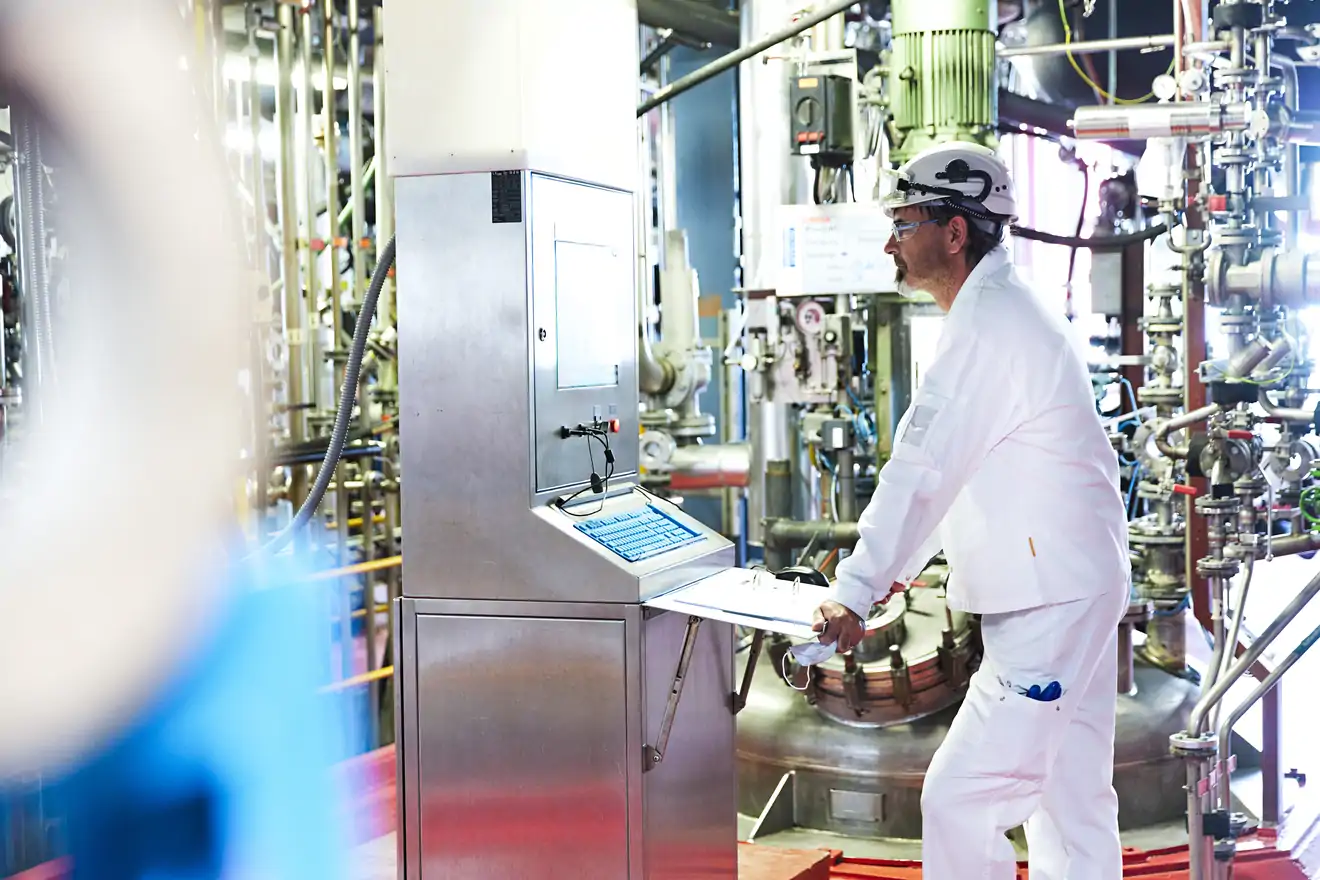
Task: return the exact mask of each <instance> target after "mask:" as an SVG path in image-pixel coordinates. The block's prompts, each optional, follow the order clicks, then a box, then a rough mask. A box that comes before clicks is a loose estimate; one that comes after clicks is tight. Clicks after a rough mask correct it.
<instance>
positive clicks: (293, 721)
mask: <svg viewBox="0 0 1320 880" xmlns="http://www.w3.org/2000/svg"><path fill="white" fill-rule="evenodd" d="M264 566H265V568H264V569H260V568H259V567H258V564H254V563H250V562H248V561H239V562H233V563H231V568H230V570H229V571H228V572H224V573H222V574H221V575H220V576H223V577H227V578H228V579H229V580H230V582H231V583H230V586H231V588H232V589H231V594H232V596H233V601H232V602H231V604H230V606H229V608H228V611H227V613H226V615H225V617H224V619H223V620H218V621H216V627H215V629H214V630H213V631H212V636H211V638H210V640H209V641H208V642H207V643H205V644H199V645H197V646H195V650H194V651H193V653H192V655H191V656H189V657H187V658H185V659H184V661H183V662H182V663H181V664H180V666H179V668H178V669H177V670H175V675H174V676H173V677H172V678H171V680H170V683H169V685H168V686H167V687H166V688H164V689H163V690H162V692H161V693H160V694H159V695H158V698H157V699H156V700H155V701H154V702H153V703H152V704H151V705H150V706H148V708H147V709H146V710H145V711H144V712H143V713H142V714H141V715H140V716H139V718H138V719H137V721H136V722H135V723H134V724H133V725H132V726H131V727H130V728H129V729H127V730H124V731H122V733H121V735H120V736H119V737H118V738H117V739H116V740H115V741H113V742H109V743H106V744H105V746H104V747H103V749H102V750H100V751H99V752H98V753H97V754H95V755H92V756H90V757H89V759H88V760H87V761H85V762H83V763H82V764H81V765H80V766H78V767H77V768H75V769H74V770H73V771H72V772H70V773H69V774H68V775H67V776H65V777H64V778H63V779H61V780H59V781H58V782H56V784H55V787H54V788H55V790H54V792H53V794H54V795H55V796H56V797H57V798H58V800H59V802H60V806H61V808H62V809H61V812H63V814H64V816H65V818H66V823H67V824H66V826H65V830H66V832H67V833H66V840H67V843H68V855H70V856H71V857H72V862H73V876H74V877H75V878H80V880H81V878H86V880H138V878H143V880H146V878H150V880H201V878H215V877H220V876H225V877H260V878H280V880H300V878H307V880H313V878H314V880H334V878H337V877H341V876H343V872H344V865H345V863H346V861H347V860H346V858H345V856H346V849H347V844H346V842H347V840H348V835H347V833H346V831H347V828H346V827H345V822H346V819H345V814H344V812H343V810H342V808H341V804H342V800H343V797H344V795H345V794H346V793H345V792H342V791H340V790H339V787H338V785H337V783H336V780H335V778H334V777H333V776H332V765H333V764H334V763H335V762H337V761H339V760H341V759H343V758H344V757H346V755H345V736H344V731H345V729H346V725H345V719H344V718H343V717H342V716H341V714H340V707H341V706H342V705H343V704H342V701H339V700H335V699H333V698H331V697H327V696H324V695H318V693H317V690H318V688H319V687H320V686H322V685H324V684H325V683H326V682H328V681H329V680H330V673H329V662H330V657H331V644H330V637H329V633H328V627H327V625H326V616H325V612H326V607H325V602H324V601H323V599H322V595H321V593H320V591H319V590H318V589H317V586H316V585H314V584H308V583H299V582H298V575H299V574H300V573H301V572H302V569H301V568H299V567H298V566H295V565H294V564H293V563H291V562H289V561H288V560H287V558H286V559H281V560H278V561H270V560H267V561H265V562H264ZM181 588H184V589H186V586H183V585H181ZM126 610H131V609H127V608H126ZM106 625H107V626H113V625H114V622H113V621H107V623H106ZM70 647H71V649H72V650H76V646H70Z"/></svg>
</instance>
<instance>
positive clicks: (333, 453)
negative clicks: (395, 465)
mask: <svg viewBox="0 0 1320 880" xmlns="http://www.w3.org/2000/svg"><path fill="white" fill-rule="evenodd" d="M393 265H394V236H390V240H389V243H388V244H386V245H385V250H383V251H381V254H380V259H379V260H377V261H376V269H375V271H374V272H372V273H371V283H370V284H369V285H367V295H366V297H365V298H364V299H363V300H362V311H360V312H358V316H357V324H356V325H354V327H353V348H352V349H351V350H350V351H349V353H348V364H347V366H345V368H344V387H343V388H341V389H340V390H339V411H338V412H336V413H335V426H334V429H333V430H332V431H331V433H330V445H329V447H327V448H326V450H325V458H324V459H322V460H321V469H320V470H319V471H317V473H316V481H315V482H314V483H312V488H311V491H310V492H308V493H307V500H305V501H304V502H303V504H302V507H300V508H298V512H297V513H296V514H294V517H293V520H292V521H291V522H290V523H289V524H288V525H287V526H285V527H284V530H283V531H281V532H280V533H279V534H278V535H276V536H275V537H273V538H271V539H270V541H268V542H267V543H266V544H265V545H264V546H262V548H261V550H260V551H259V552H261V553H273V552H275V551H276V550H279V549H281V548H282V547H284V545H285V544H288V543H289V541H291V540H293V536H294V535H295V534H297V532H298V530H299V529H301V528H302V527H303V526H305V525H307V523H308V521H309V520H311V518H312V515H313V514H315V513H316V508H317V507H319V506H320V505H321V499H322V498H324V497H325V490H326V489H328V488H330V480H331V479H333V477H334V474H335V465H336V464H337V463H338V462H339V456H341V455H343V453H344V441H345V440H346V439H347V437H348V424H349V422H350V421H351V420H352V418H353V404H354V403H355V402H356V401H357V390H358V373H359V372H360V371H361V370H362V359H363V358H364V357H365V356H366V351H367V333H368V332H369V331H370V330H371V319H372V318H373V317H374V316H375V314H376V301H377V300H379V299H380V292H381V290H383V289H384V287H385V277H386V275H387V274H388V273H389V271H390V267H391V266H393Z"/></svg>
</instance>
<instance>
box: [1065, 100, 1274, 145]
mask: <svg viewBox="0 0 1320 880" xmlns="http://www.w3.org/2000/svg"><path fill="white" fill-rule="evenodd" d="M1250 121H1251V107H1250V106H1249V105H1247V104H1208V103H1204V102H1199V101H1197V102H1187V103H1179V104H1132V105H1123V106H1117V105H1108V104H1106V105H1102V106H1098V107H1078V108H1077V111H1076V112H1075V113H1074V114H1073V122H1072V133H1073V136H1074V137H1076V138H1078V139H1079V140H1107V139H1117V140H1126V139H1132V140H1146V139H1148V138H1155V137H1203V136H1205V135H1212V134H1222V133H1224V132H1237V131H1245V130H1246V129H1247V126H1248V124H1249V123H1250Z"/></svg>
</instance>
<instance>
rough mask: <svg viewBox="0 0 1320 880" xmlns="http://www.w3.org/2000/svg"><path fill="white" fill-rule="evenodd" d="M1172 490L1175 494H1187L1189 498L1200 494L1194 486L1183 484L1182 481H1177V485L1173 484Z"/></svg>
mask: <svg viewBox="0 0 1320 880" xmlns="http://www.w3.org/2000/svg"><path fill="white" fill-rule="evenodd" d="M1173 491H1174V494H1176V495H1187V496H1188V497H1191V498H1195V497H1196V496H1197V495H1199V494H1200V493H1199V492H1197V491H1196V487H1195V486H1185V485H1183V484H1182V483H1178V484H1177V485H1175V486H1174V487H1173Z"/></svg>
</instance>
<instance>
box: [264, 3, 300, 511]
mask: <svg viewBox="0 0 1320 880" xmlns="http://www.w3.org/2000/svg"><path fill="white" fill-rule="evenodd" d="M279 24H280V29H279V36H278V39H277V40H276V42H275V67H276V85H275V118H276V123H277V126H278V128H279V147H280V154H279V168H278V169H277V176H278V179H279V188H280V189H279V217H280V242H281V244H280V259H281V273H280V280H281V281H282V282H283V285H284V287H283V294H284V338H285V344H286V346H287V348H288V351H289V361H288V370H289V375H288V380H289V384H288V389H287V391H288V393H287V395H286V398H285V406H287V407H288V413H289V441H290V442H291V443H295V444H296V443H301V442H303V441H304V440H306V439H307V416H306V413H305V411H304V410H303V409H302V406H303V404H305V403H306V402H307V394H308V391H309V390H310V384H311V377H310V376H309V375H308V372H307V371H308V357H307V351H308V349H307V342H308V339H307V334H306V332H305V326H304V322H303V319H304V309H303V302H302V290H303V285H302V279H301V277H300V276H299V274H298V207H297V199H298V196H297V188H296V187H295V185H294V183H295V181H294V168H295V167H296V165H295V161H294V152H293V140H294V138H293V122H294V100H293V32H294V22H293V7H292V6H290V5H289V4H287V3H281V4H280V6H279ZM252 148H253V149H254V150H257V149H260V146H259V145H258V144H253V145H252ZM293 479H294V484H293V489H292V491H293V497H292V499H291V500H292V501H293V505H294V507H297V506H298V505H299V504H301V503H302V500H303V498H305V497H306V492H307V475H306V472H305V469H304V468H300V467H298V468H294V469H293Z"/></svg>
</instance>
